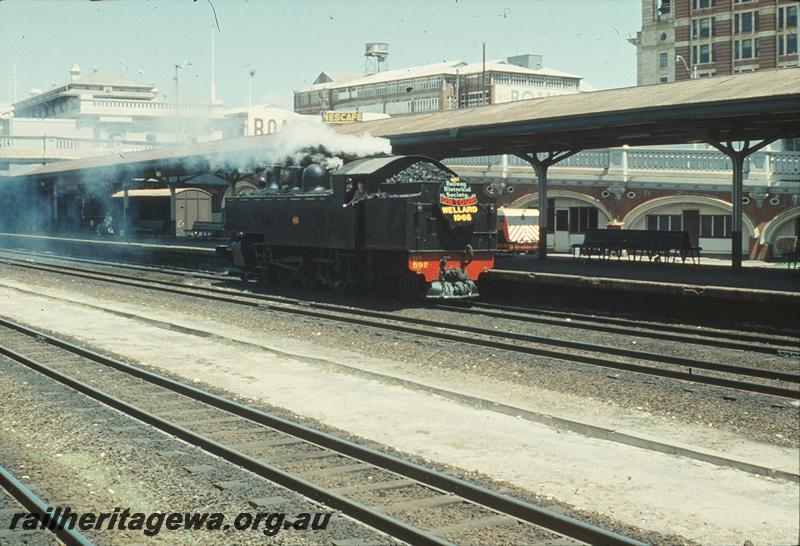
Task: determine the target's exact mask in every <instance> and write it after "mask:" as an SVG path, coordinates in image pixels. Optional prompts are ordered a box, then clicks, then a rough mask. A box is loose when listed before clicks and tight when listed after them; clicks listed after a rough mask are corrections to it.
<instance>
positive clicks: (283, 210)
mask: <svg viewBox="0 0 800 546" xmlns="http://www.w3.org/2000/svg"><path fill="white" fill-rule="evenodd" d="M269 174H270V175H271V176H270V179H271V184H270V185H269V187H267V188H265V189H262V190H259V191H258V192H255V193H253V194H250V195H244V196H238V197H231V198H228V199H227V200H226V206H225V227H226V230H227V231H228V232H229V233H230V234H231V235H232V240H231V242H230V244H229V247H228V249H229V252H230V254H231V256H232V259H233V263H234V265H235V266H236V267H237V268H238V269H239V271H240V272H241V275H242V276H243V277H244V278H253V277H255V278H259V279H261V280H264V281H275V282H279V283H281V284H285V285H288V284H292V283H295V282H298V283H300V284H301V285H302V286H304V287H306V288H311V287H313V286H316V285H319V284H322V285H326V286H329V287H331V288H333V289H335V290H343V289H346V288H348V287H359V288H362V289H364V290H366V291H367V292H371V293H373V292H378V291H387V292H389V293H392V294H395V295H397V296H400V297H402V298H404V299H411V298H416V297H422V296H425V297H428V298H470V297H475V296H477V295H478V290H477V287H476V284H475V281H476V280H477V278H478V276H479V275H480V274H481V273H482V272H483V271H485V270H486V269H489V268H491V267H492V266H493V264H494V252H495V248H496V244H497V216H496V214H497V208H496V203H495V199H494V197H492V196H490V195H485V194H484V192H482V191H480V188H481V186H480V185H474V186H473V185H472V184H470V183H469V182H467V181H466V180H463V179H461V178H460V177H459V176H458V175H457V174H456V173H455V172H453V171H452V170H450V169H448V168H447V167H446V166H445V165H443V164H442V163H439V162H438V161H435V160H433V159H429V158H426V157H421V156H387V157H372V158H366V159H359V160H355V161H352V162H350V163H347V164H345V165H344V166H342V167H340V168H338V169H336V170H334V171H328V170H327V169H326V168H324V167H323V166H322V165H320V164H318V163H313V164H311V165H309V166H306V167H305V168H304V169H300V168H299V167H288V168H286V167H284V168H282V169H281V168H275V169H273V170H272V171H271V172H270V173H269ZM279 180H280V181H281V182H282V184H278V183H277V182H278V181H279Z"/></svg>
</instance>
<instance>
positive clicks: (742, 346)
mask: <svg viewBox="0 0 800 546" xmlns="http://www.w3.org/2000/svg"><path fill="white" fill-rule="evenodd" d="M435 307H437V308H440V309H445V310H447V311H455V312H461V313H470V314H475V315H482V316H485V317H492V318H499V319H503V320H515V321H523V322H533V323H537V324H547V325H550V326H562V327H566V328H576V329H582V330H591V331H594V332H607V333H611V334H622V335H625V336H636V337H646V338H651V339H662V340H665V341H677V342H680V343H691V344H693V345H705V346H708V347H720V348H723V349H736V350H740V351H752V352H757V353H764V354H769V355H781V354H783V353H785V352H787V347H792V348H793V349H794V351H795V352H800V341H798V342H796V343H795V344H794V345H790V344H791V340H780V341H779V342H778V343H781V344H782V346H776V345H774V344H769V342H767V343H765V342H764V341H763V340H762V341H760V342H758V343H756V344H753V342H745V341H736V340H732V339H730V338H727V337H726V338H725V339H720V338H721V337H723V336H706V334H705V332H697V331H696V332H693V333H688V332H687V333H685V334H683V335H681V334H675V333H668V332H669V330H668V329H667V328H665V329H663V331H656V330H653V329H652V328H655V325H653V326H651V325H648V324H647V323H639V324H638V326H633V324H635V322H634V321H631V324H630V325H626V326H615V325H613V324H610V323H607V321H606V318H605V317H602V318H599V319H598V321H599V322H589V321H588V320H586V319H573V318H572V317H569V318H556V317H552V318H551V317H549V316H541V315H535V314H533V313H532V312H531V311H530V310H529V311H528V312H527V313H524V314H523V313H520V314H515V315H509V314H508V313H507V312H503V311H493V310H491V308H485V307H483V306H481V307H459V306H457V305H452V304H446V303H445V304H441V303H437V304H435ZM497 309H502V307H497ZM566 320H569V322H565V321H566ZM630 328H636V329H635V330H631V329H630ZM784 342H785V343H784Z"/></svg>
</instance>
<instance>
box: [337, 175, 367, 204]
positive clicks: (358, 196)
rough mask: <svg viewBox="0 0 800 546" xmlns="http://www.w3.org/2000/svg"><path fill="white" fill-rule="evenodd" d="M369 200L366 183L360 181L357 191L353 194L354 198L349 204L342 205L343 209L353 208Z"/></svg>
mask: <svg viewBox="0 0 800 546" xmlns="http://www.w3.org/2000/svg"><path fill="white" fill-rule="evenodd" d="M366 198H367V189H366V188H365V187H364V182H363V181H361V180H359V181H358V184H357V185H356V191H354V192H353V197H352V198H351V199H350V201H349V202H348V203H345V204H344V205H342V208H345V207H352V206H353V205H357V204H358V203H359V202H361V201H363V200H364V199H366Z"/></svg>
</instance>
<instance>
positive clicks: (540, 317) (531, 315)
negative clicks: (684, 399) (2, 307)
mask: <svg viewBox="0 0 800 546" xmlns="http://www.w3.org/2000/svg"><path fill="white" fill-rule="evenodd" d="M0 252H10V251H8V250H0ZM13 253H14V254H21V255H26V256H31V257H32V258H51V259H56V260H60V261H70V262H78V263H82V264H92V265H100V266H106V267H124V268H125V269H128V270H133V271H144V272H153V273H163V274H167V275H185V276H187V277H192V278H198V279H209V280H215V281H229V280H230V277H229V276H227V275H224V274H222V273H212V272H205V271H197V270H191V269H186V268H181V267H163V266H155V265H144V264H133V263H128V262H122V263H120V262H108V261H104V260H92V259H88V258H76V257H70V256H55V255H51V254H47V253H41V252H36V251H29V250H17V249H15V250H14V251H13ZM274 297H278V296H274ZM285 300H286V301H287V302H295V303H298V300H293V299H292V298H285ZM432 305H433V306H434V307H436V308H439V309H444V310H447V311H451V312H456V313H469V314H472V315H481V316H486V317H490V318H499V319H504V320H516V321H524V322H532V323H535V324H546V325H550V326H562V327H568V328H573V329H583V330H589V331H595V332H606V333H613V334H621V335H625V336H628V335H631V334H635V335H636V336H637V337H644V338H650V339H660V340H664V341H675V342H679V343H684V344H685V343H688V344H692V345H704V346H708V347H719V348H725V349H734V350H742V351H751V352H757V353H763V354H769V355H787V354H789V355H794V354H797V353H800V339H798V337H797V336H796V335H781V334H777V333H775V332H774V331H767V330H759V329H758V326H757V325H753V326H752V327H751V328H750V331H747V332H745V331H741V330H726V329H720V328H709V327H698V326H689V325H680V324H669V323H663V322H649V321H643V320H638V319H637V320H634V319H628V318H621V317H613V316H607V315H603V316H599V315H594V314H591V313H579V312H574V311H555V310H551V309H531V308H527V307H518V306H513V305H501V304H496V303H485V302H478V301H470V302H469V303H468V304H466V305H460V304H454V303H446V302H445V303H433V304H432Z"/></svg>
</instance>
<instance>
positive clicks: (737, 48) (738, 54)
mask: <svg viewBox="0 0 800 546" xmlns="http://www.w3.org/2000/svg"><path fill="white" fill-rule="evenodd" d="M756 57H758V39H757V38H748V39H747V40H736V41H734V42H733V58H734V59H754V58H756Z"/></svg>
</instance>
